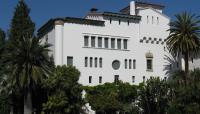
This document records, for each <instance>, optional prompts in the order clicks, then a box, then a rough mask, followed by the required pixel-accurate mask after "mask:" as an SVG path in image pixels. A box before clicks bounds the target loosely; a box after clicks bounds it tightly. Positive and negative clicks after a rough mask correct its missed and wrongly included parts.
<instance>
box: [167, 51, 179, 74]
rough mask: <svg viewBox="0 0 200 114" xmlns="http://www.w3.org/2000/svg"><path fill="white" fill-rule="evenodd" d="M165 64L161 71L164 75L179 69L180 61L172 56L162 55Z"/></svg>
mask: <svg viewBox="0 0 200 114" xmlns="http://www.w3.org/2000/svg"><path fill="white" fill-rule="evenodd" d="M164 60H165V65H164V69H163V71H164V72H165V75H166V76H170V75H171V74H172V73H173V72H174V71H176V70H179V69H180V62H179V61H178V59H177V58H175V57H173V56H168V55H164Z"/></svg>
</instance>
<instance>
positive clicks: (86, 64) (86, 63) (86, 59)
mask: <svg viewBox="0 0 200 114" xmlns="http://www.w3.org/2000/svg"><path fill="white" fill-rule="evenodd" d="M87 66H88V57H85V67H87Z"/></svg>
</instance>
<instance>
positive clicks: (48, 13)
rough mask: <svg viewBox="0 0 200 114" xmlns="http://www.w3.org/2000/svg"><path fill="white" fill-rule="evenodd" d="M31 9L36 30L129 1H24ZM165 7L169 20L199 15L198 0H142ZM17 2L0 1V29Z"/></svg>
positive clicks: (113, 8) (7, 22) (115, 9)
mask: <svg viewBox="0 0 200 114" xmlns="http://www.w3.org/2000/svg"><path fill="white" fill-rule="evenodd" d="M25 1H26V3H27V4H28V7H29V8H30V9H31V13H30V15H31V18H32V20H33V21H34V22H35V23H36V30H37V29H38V28H40V27H41V26H42V25H43V24H44V23H46V22H47V21H48V20H49V19H50V18H58V17H79V18H80V17H84V16H85V15H86V14H87V13H88V12H89V10H90V8H92V7H95V8H97V9H99V10H100V11H109V12H119V10H121V9H122V8H124V7H126V6H128V5H129V2H130V1H131V0H25ZM142 1H147V2H149V3H156V4H161V5H164V6H165V9H164V13H165V14H166V15H167V16H169V17H170V18H172V19H173V18H174V14H177V13H180V12H183V11H187V12H190V13H194V14H197V15H200V8H199V4H200V1H199V0H142ZM17 2H18V0H0V28H2V29H3V30H5V31H8V30H9V26H10V22H11V19H12V16H13V12H14V9H15V7H16V4H17Z"/></svg>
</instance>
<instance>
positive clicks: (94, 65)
mask: <svg viewBox="0 0 200 114" xmlns="http://www.w3.org/2000/svg"><path fill="white" fill-rule="evenodd" d="M94 61H95V64H94V66H95V67H97V58H95V60H94Z"/></svg>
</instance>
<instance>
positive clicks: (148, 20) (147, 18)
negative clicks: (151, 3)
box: [147, 16, 149, 24]
mask: <svg viewBox="0 0 200 114" xmlns="http://www.w3.org/2000/svg"><path fill="white" fill-rule="evenodd" d="M148 23H149V16H147V24H148Z"/></svg>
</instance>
